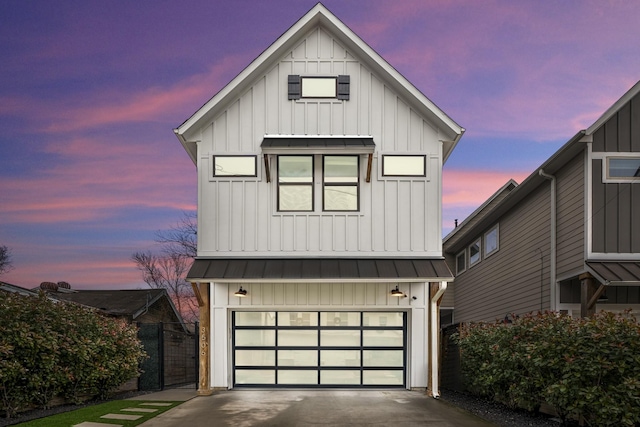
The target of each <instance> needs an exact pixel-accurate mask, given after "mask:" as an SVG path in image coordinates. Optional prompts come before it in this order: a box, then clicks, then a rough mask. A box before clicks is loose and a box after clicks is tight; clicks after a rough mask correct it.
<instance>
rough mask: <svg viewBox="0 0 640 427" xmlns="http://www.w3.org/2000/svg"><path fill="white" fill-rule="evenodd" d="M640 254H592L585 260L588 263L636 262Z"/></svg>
mask: <svg viewBox="0 0 640 427" xmlns="http://www.w3.org/2000/svg"><path fill="white" fill-rule="evenodd" d="M638 259H640V253H638V252H636V253H631V252H630V253H617V252H609V253H604V252H592V253H590V254H589V257H588V258H587V260H588V261H638Z"/></svg>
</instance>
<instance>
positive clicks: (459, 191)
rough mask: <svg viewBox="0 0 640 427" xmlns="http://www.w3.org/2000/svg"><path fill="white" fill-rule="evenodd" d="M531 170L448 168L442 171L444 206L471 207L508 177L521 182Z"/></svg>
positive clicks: (506, 180) (483, 199) (482, 201)
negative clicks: (504, 170)
mask: <svg viewBox="0 0 640 427" xmlns="http://www.w3.org/2000/svg"><path fill="white" fill-rule="evenodd" d="M530 173H531V172H530V171H517V172H494V171H489V170H484V171H483V170H455V169H454V170H450V169H445V170H444V172H443V178H442V180H443V189H442V193H443V194H442V201H443V206H445V207H446V208H454V207H455V208H473V209H472V211H473V210H475V209H476V208H477V207H478V206H480V205H481V204H482V203H484V202H485V200H487V199H488V198H489V197H491V196H492V195H493V194H494V193H495V192H496V191H498V190H499V189H500V188H501V187H502V186H503V185H505V184H506V183H507V182H508V181H509V180H510V179H514V180H515V181H516V182H518V183H520V182H522V181H523V180H524V179H525V178H526V177H527V176H528V175H529V174H530Z"/></svg>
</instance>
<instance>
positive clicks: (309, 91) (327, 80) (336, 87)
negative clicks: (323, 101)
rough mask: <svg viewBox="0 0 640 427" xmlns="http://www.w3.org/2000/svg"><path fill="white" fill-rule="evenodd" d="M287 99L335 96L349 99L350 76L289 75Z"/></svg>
mask: <svg viewBox="0 0 640 427" xmlns="http://www.w3.org/2000/svg"><path fill="white" fill-rule="evenodd" d="M287 83H288V97H289V99H294V100H295V99H300V98H336V99H341V100H348V99H349V87H350V77H349V76H346V75H340V76H299V75H289V77H288V80H287Z"/></svg>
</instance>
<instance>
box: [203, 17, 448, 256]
mask: <svg viewBox="0 0 640 427" xmlns="http://www.w3.org/2000/svg"><path fill="white" fill-rule="evenodd" d="M290 74H300V75H339V74H346V75H349V76H350V99H349V100H348V101H341V100H336V99H329V100H323V99H301V100H295V101H291V100H288V99H287V77H288V75H290ZM393 85H394V83H393V82H385V81H383V80H381V79H380V78H378V77H377V76H376V75H375V74H374V73H372V72H371V71H370V69H369V67H368V66H367V64H366V63H365V62H362V61H360V60H358V59H357V58H355V57H353V56H352V55H351V54H350V53H349V51H348V49H345V47H344V46H342V45H341V44H340V43H339V42H338V41H337V40H336V39H335V38H334V37H333V36H332V35H331V34H330V33H328V32H327V31H326V30H324V29H323V28H322V27H318V28H316V29H314V30H313V31H311V32H310V33H309V34H308V35H307V36H306V38H305V39H304V40H303V41H302V42H301V43H299V44H297V45H296V46H295V47H294V48H293V49H292V50H291V51H290V52H289V53H288V54H287V55H285V56H284V57H283V58H282V59H281V60H280V61H279V62H278V63H276V64H275V65H274V66H273V67H271V68H269V69H268V70H267V71H266V72H265V73H264V74H263V75H261V77H260V78H258V79H256V80H255V81H254V82H253V83H252V84H251V85H250V87H249V88H248V89H246V90H245V91H244V92H242V93H240V94H239V95H238V96H237V97H236V98H235V99H234V100H232V102H230V103H229V105H227V106H226V107H225V108H223V110H222V112H221V113H220V114H218V115H217V116H216V117H214V118H213V119H212V120H211V121H210V122H208V123H207V124H206V125H204V126H202V127H201V128H199V130H198V131H197V132H195V134H194V135H192V138H193V139H196V140H198V171H199V174H200V176H199V183H200V188H199V200H200V204H199V212H198V218H199V224H198V233H199V235H198V240H199V248H198V255H199V256H202V257H206V256H239V255H242V256H265V255H271V256H273V255H282V256H287V255H296V256H323V255H330V256H349V255H354V256H356V255H357V256H403V255H406V256H441V255H442V250H441V236H440V234H441V230H440V227H441V175H442V174H441V169H442V156H443V154H442V143H441V140H442V139H446V138H444V137H443V136H441V135H440V133H439V130H438V129H437V128H436V126H434V125H433V124H432V123H430V122H429V121H428V120H427V119H426V118H424V117H422V116H421V115H420V114H418V112H417V111H418V109H417V108H413V107H412V106H411V105H409V104H408V103H407V102H405V101H404V100H403V99H402V98H401V97H400V96H398V94H397V91H396V90H394V87H393ZM265 135H286V136H290V135H293V136H302V137H304V136H318V135H322V136H370V137H373V141H374V143H375V145H376V149H375V153H374V158H373V167H372V171H371V182H368V183H367V182H365V175H366V171H367V155H361V156H360V209H359V211H358V212H322V199H321V197H322V182H320V180H316V181H315V183H314V186H315V188H314V193H315V211H314V212H305V213H292V212H278V210H277V205H276V203H277V202H276V199H277V197H276V196H277V194H276V193H277V183H276V181H277V171H276V163H277V162H276V158H275V156H273V155H270V156H269V157H270V165H271V182H270V183H267V182H266V179H265V168H264V163H263V158H262V153H261V149H260V144H261V143H262V140H263V138H264V137H265ZM224 154H227V155H229V154H231V155H242V154H245V155H257V156H258V177H256V178H247V179H238V178H234V179H224V178H215V179H214V178H213V177H212V172H211V168H212V165H211V162H212V156H213V155H224ZM292 154H293V153H292ZM384 154H422V155H426V158H427V168H426V169H427V170H426V173H427V176H426V177H421V178H403V179H398V178H391V177H385V178H383V177H382V176H381V171H380V164H381V156H382V155H384ZM318 163H320V161H319V160H318V161H316V165H315V167H316V169H318V168H319V167H320V165H319V164H318ZM316 176H317V175H316ZM320 176H321V174H320Z"/></svg>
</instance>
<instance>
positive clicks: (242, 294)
mask: <svg viewBox="0 0 640 427" xmlns="http://www.w3.org/2000/svg"><path fill="white" fill-rule="evenodd" d="M234 295H235V296H237V297H240V298H244V297H246V296H247V290H246V289H242V286H240V289H238V290H237V291H236V292H235V294H234Z"/></svg>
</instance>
